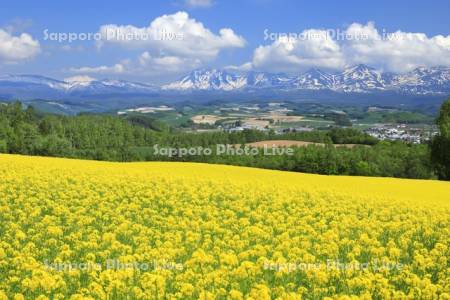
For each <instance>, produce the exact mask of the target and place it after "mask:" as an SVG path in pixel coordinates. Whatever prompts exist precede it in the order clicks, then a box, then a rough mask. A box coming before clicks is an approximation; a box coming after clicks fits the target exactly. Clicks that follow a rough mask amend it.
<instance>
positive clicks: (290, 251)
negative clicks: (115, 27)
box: [0, 155, 450, 299]
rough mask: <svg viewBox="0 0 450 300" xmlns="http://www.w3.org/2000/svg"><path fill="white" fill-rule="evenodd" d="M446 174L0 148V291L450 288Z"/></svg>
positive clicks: (93, 295)
mask: <svg viewBox="0 0 450 300" xmlns="http://www.w3.org/2000/svg"><path fill="white" fill-rule="evenodd" d="M449 237H450V183H449V182H438V181H432V180H404V179H392V178H365V177H346V176H339V177H338V176H321V175H310V174H301V173H289V172H280V171H270V170H260V169H251V168H241V167H232V166H221V165H207V164H194V163H155V162H152V163H110V162H96V161H82V160H70V159H58V158H43V157H27V156H15V155H0V299H8V298H10V299H33V298H38V299H65V298H70V299H171V298H174V299H197V298H200V299H216V298H217V299H276V298H279V299H322V298H326V297H330V298H336V299H338V298H340V299H350V297H357V298H363V299H392V298H396V299H450V292H449V291H450V282H449V278H450V274H449V272H450V266H449V257H450V248H449V242H450V238H449Z"/></svg>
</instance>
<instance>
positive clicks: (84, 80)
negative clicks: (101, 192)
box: [0, 65, 450, 99]
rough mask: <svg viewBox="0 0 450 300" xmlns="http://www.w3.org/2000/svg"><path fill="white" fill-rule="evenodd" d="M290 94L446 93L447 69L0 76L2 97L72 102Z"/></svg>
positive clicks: (449, 86)
mask: <svg viewBox="0 0 450 300" xmlns="http://www.w3.org/2000/svg"><path fill="white" fill-rule="evenodd" d="M257 90H258V91H260V92H261V93H264V92H271V93H273V92H275V93H276V92H280V91H283V92H293V93H295V92H296V91H303V90H306V91H316V92H320V91H335V92H340V93H378V92H384V91H389V92H398V93H404V94H409V95H427V94H446V93H447V94H448V93H450V68H449V67H433V68H423V67H421V68H417V69H414V70H412V71H411V72H408V73H405V74H393V73H387V72H381V71H379V70H376V69H374V68H371V67H368V66H365V65H357V66H351V67H348V68H345V69H344V70H343V71H342V72H337V73H330V72H326V71H323V70H319V69H311V70H308V71H307V72H304V73H301V74H299V75H291V76H288V75H285V74H273V73H267V72H247V73H239V74H234V73H231V72H228V71H223V70H217V69H200V70H195V71H192V72H191V73H189V74H188V75H186V76H185V77H183V78H181V79H180V80H178V81H175V82H172V83H169V84H166V85H163V86H161V87H159V86H156V85H151V84H144V83H137V82H130V81H124V80H110V79H104V80H97V79H93V78H90V77H83V76H80V77H75V78H69V79H67V80H56V79H52V78H48V77H44V76H38V75H4V76H0V98H5V99H13V98H20V99H36V98H43V99H70V98H79V97H83V98H89V96H93V97H94V96H97V95H115V94H119V95H132V94H138V95H139V94H143V95H154V94H155V93H163V94H164V93H171V94H173V93H190V92H195V91H203V92H211V93H213V92H231V91H235V92H241V93H245V92H250V91H257Z"/></svg>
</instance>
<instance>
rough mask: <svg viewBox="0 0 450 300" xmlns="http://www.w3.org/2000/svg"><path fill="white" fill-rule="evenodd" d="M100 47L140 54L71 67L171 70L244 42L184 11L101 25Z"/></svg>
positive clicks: (98, 70) (90, 71)
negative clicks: (138, 22) (143, 23)
mask: <svg viewBox="0 0 450 300" xmlns="http://www.w3.org/2000/svg"><path fill="white" fill-rule="evenodd" d="M99 33H100V34H101V36H102V39H101V41H100V43H99V48H100V49H101V48H102V47H108V46H116V47H123V48H126V49H132V50H136V49H137V50H141V51H142V54H141V55H140V56H138V57H136V58H135V59H134V60H130V61H128V62H127V63H123V62H121V63H118V64H115V65H113V66H105V65H103V66H98V67H82V68H72V69H71V71H72V72H76V73H88V74H93V73H113V74H114V73H115V74H117V73H127V72H128V73H134V74H140V75H149V74H155V73H161V74H170V73H178V72H184V71H188V70H192V69H193V68H198V67H201V66H202V65H204V64H205V63H207V62H211V61H212V60H214V59H215V58H216V57H217V56H218V55H219V53H220V51H222V50H224V49H227V48H240V47H244V46H245V40H244V38H243V37H241V36H239V35H236V34H235V33H234V31H233V30H232V29H230V28H222V29H220V30H219V33H218V34H214V33H213V32H211V31H210V30H209V29H208V28H206V27H205V26H204V25H203V24H202V23H201V22H198V21H196V20H195V19H191V18H190V17H189V15H188V14H187V13H186V12H177V13H175V14H172V15H163V16H161V17H158V18H156V19H154V20H153V21H152V22H151V23H150V25H149V26H148V27H142V28H139V27H135V26H133V25H115V24H110V25H103V26H101V27H100V29H99Z"/></svg>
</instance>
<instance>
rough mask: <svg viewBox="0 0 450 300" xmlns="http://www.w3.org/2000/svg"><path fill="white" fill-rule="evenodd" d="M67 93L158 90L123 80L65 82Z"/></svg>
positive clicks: (151, 86) (145, 91) (146, 91)
mask: <svg viewBox="0 0 450 300" xmlns="http://www.w3.org/2000/svg"><path fill="white" fill-rule="evenodd" d="M64 89H65V91H66V92H67V93H91V94H103V93H149V92H155V91H157V90H158V87H156V86H153V85H148V84H143V83H137V82H130V81H125V80H110V79H105V80H92V81H71V82H66V85H65V87H64Z"/></svg>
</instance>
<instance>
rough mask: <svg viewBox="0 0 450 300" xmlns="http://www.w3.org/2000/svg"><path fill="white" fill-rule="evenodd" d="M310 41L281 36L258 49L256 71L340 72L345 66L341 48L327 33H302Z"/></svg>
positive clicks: (306, 31)
mask: <svg viewBox="0 0 450 300" xmlns="http://www.w3.org/2000/svg"><path fill="white" fill-rule="evenodd" d="M302 36H305V37H309V38H295V39H294V38H289V37H280V38H279V39H277V40H276V41H274V42H273V43H272V44H270V45H268V46H259V47H258V48H256V49H255V51H254V54H253V61H252V65H253V67H254V68H256V69H263V70H267V71H268V70H273V71H275V70H276V71H283V72H285V71H286V72H289V71H298V70H299V69H305V68H310V67H313V66H315V67H322V68H330V69H338V68H341V67H342V66H343V65H344V59H343V56H342V53H341V49H340V46H339V45H338V43H337V42H336V41H334V40H332V39H329V38H328V35H327V32H326V31H324V30H316V29H309V30H305V31H303V32H302Z"/></svg>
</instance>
